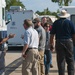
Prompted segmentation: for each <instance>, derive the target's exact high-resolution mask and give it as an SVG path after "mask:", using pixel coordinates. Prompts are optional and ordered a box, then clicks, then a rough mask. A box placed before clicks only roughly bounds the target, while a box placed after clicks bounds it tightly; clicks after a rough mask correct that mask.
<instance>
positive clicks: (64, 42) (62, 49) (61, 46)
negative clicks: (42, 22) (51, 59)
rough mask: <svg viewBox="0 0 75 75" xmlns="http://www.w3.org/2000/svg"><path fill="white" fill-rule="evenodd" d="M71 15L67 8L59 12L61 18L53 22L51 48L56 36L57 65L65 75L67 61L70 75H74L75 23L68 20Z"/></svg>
mask: <svg viewBox="0 0 75 75" xmlns="http://www.w3.org/2000/svg"><path fill="white" fill-rule="evenodd" d="M69 16H70V14H69V13H67V11H65V10H61V12H60V13H59V14H58V17H59V19H58V20H56V21H55V22H54V23H53V26H52V29H51V32H50V49H51V50H53V38H54V36H55V38H56V44H55V45H56V49H55V50H56V53H57V66H58V72H59V75H65V62H66V63H67V70H68V71H67V72H68V75H74V57H73V56H74V55H73V41H72V39H73V38H75V25H74V24H73V23H72V22H71V21H70V20H68V19H67V18H68V17H69Z"/></svg>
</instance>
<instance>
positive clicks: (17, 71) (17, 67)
mask: <svg viewBox="0 0 75 75" xmlns="http://www.w3.org/2000/svg"><path fill="white" fill-rule="evenodd" d="M5 59H6V74H5V75H22V73H21V69H22V65H21V63H22V58H21V53H14V52H12V53H10V52H8V53H7V54H6V57H5ZM52 62H53V68H50V72H49V75H58V69H57V62H56V53H52ZM65 75H67V70H65Z"/></svg>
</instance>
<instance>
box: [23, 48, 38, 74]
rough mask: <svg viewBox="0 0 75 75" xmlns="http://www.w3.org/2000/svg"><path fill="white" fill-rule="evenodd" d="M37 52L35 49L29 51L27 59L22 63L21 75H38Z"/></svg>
mask: <svg viewBox="0 0 75 75" xmlns="http://www.w3.org/2000/svg"><path fill="white" fill-rule="evenodd" d="M38 59H39V52H38V50H37V49H32V50H29V51H28V53H27V57H26V58H25V60H23V63H22V75H39V74H38Z"/></svg>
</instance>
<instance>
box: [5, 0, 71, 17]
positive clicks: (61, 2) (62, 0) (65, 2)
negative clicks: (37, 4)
mask: <svg viewBox="0 0 75 75" xmlns="http://www.w3.org/2000/svg"><path fill="white" fill-rule="evenodd" d="M5 1H6V10H9V8H10V6H21V7H22V8H25V5H24V4H23V3H22V2H21V1H20V0H5ZM51 1H52V2H55V3H58V6H59V7H62V6H69V4H70V3H71V2H72V0H51ZM25 9H26V8H25ZM58 12H59V10H57V11H56V12H51V11H50V10H49V9H48V8H46V9H44V10H43V11H42V12H40V11H38V10H37V11H36V13H37V14H38V15H54V16H56V17H57V13H58Z"/></svg>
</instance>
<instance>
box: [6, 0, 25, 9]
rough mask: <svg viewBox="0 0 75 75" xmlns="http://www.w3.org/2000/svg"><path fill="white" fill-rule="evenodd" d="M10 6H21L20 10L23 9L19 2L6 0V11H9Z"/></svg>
mask: <svg viewBox="0 0 75 75" xmlns="http://www.w3.org/2000/svg"><path fill="white" fill-rule="evenodd" d="M10 6H21V7H22V8H25V6H24V5H23V3H22V2H20V0H6V9H7V10H9V8H10Z"/></svg>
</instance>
